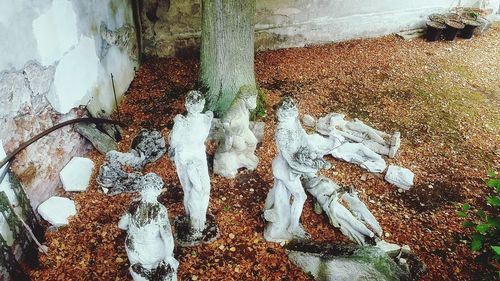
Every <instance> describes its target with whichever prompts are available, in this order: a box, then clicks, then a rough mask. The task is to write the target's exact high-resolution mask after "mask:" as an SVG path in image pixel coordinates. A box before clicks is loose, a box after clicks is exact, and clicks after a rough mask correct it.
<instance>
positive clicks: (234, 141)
mask: <svg viewBox="0 0 500 281" xmlns="http://www.w3.org/2000/svg"><path fill="white" fill-rule="evenodd" d="M256 106H257V93H256V92H255V89H253V88H252V87H249V86H242V87H241V88H240V90H239V92H238V95H237V96H236V98H235V100H234V102H233V105H231V108H230V109H229V111H228V112H227V113H226V114H225V115H224V117H223V118H222V120H221V121H222V126H223V128H224V139H223V140H222V141H221V143H220V144H219V147H218V148H217V152H216V153H215V157H214V173H215V174H218V175H221V176H223V177H226V178H234V177H235V176H236V174H237V173H238V169H239V168H246V169H249V170H254V169H255V168H257V165H258V164H259V158H257V156H256V155H255V149H256V147H257V138H256V137H255V135H254V134H253V132H252V131H251V130H250V112H251V111H252V110H254V109H255V107H256Z"/></svg>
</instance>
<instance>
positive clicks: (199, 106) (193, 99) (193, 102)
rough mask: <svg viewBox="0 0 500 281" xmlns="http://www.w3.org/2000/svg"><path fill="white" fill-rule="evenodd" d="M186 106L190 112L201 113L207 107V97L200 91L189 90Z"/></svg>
mask: <svg viewBox="0 0 500 281" xmlns="http://www.w3.org/2000/svg"><path fill="white" fill-rule="evenodd" d="M185 106H186V109H187V111H188V112H189V113H200V112H202V111H203V108H204V107H205V98H204V97H203V95H202V93H201V92H200V91H195V90H193V91H189V92H188V93H187V97H186V103H185Z"/></svg>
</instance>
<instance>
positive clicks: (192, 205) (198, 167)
mask: <svg viewBox="0 0 500 281" xmlns="http://www.w3.org/2000/svg"><path fill="white" fill-rule="evenodd" d="M185 105H186V109H187V112H188V113H187V115H186V116H182V115H180V114H179V115H177V116H176V117H175V119H174V121H175V123H174V127H173V129H172V132H171V134H170V148H169V155H170V157H171V158H173V159H174V161H175V166H176V171H177V176H178V177H179V181H180V183H181V185H182V189H183V191H184V208H185V211H186V217H181V218H178V219H177V220H176V222H175V223H176V236H177V238H178V239H179V240H180V241H179V242H180V244H181V245H185V246H191V245H196V244H198V243H200V242H201V241H203V242H208V241H206V239H207V237H204V236H206V235H205V234H204V232H206V228H207V226H206V224H207V210H208V202H209V199H210V178H209V175H208V166H207V157H206V153H205V149H206V148H205V140H206V139H207V137H208V134H209V131H210V126H211V123H212V118H213V113H212V112H211V111H207V112H206V113H202V111H203V107H204V106H205V99H204V98H203V96H202V94H201V93H200V92H198V91H190V92H189V93H188V94H187V97H186V103H185ZM211 223H212V224H213V223H214V222H213V221H212V222H211ZM181 232H182V233H181ZM217 234H218V231H217ZM210 238H215V237H210Z"/></svg>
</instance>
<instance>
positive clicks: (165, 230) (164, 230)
mask: <svg viewBox="0 0 500 281" xmlns="http://www.w3.org/2000/svg"><path fill="white" fill-rule="evenodd" d="M162 223H163V225H162V227H161V229H160V236H161V239H162V240H163V244H164V246H165V252H166V254H167V255H172V252H173V251H174V238H173V236H172V228H171V227H170V222H169V220H168V215H167V214H166V213H165V214H164V215H162Z"/></svg>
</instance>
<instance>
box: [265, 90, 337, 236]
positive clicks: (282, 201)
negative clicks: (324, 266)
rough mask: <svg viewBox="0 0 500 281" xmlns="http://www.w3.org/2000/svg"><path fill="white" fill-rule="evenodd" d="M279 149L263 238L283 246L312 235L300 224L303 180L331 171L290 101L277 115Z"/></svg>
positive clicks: (304, 195) (273, 164) (284, 101)
mask: <svg viewBox="0 0 500 281" xmlns="http://www.w3.org/2000/svg"><path fill="white" fill-rule="evenodd" d="M277 116H278V128H277V130H276V145H277V147H278V152H279V153H278V155H277V156H276V158H274V160H273V163H272V171H273V175H274V186H273V188H272V189H271V190H270V191H269V194H268V195H267V198H266V202H265V207H264V219H265V220H266V221H267V225H266V227H265V230H264V238H265V239H266V240H267V241H272V242H282V241H287V240H291V239H294V238H299V239H304V238H308V237H309V235H308V234H307V233H306V231H305V230H304V229H303V228H302V225H301V224H300V216H301V214H302V208H303V206H304V202H305V200H306V193H305V191H304V188H303V187H302V183H301V181H300V178H301V176H302V175H312V174H315V173H316V172H317V171H318V169H321V168H329V167H330V165H329V163H328V162H326V161H325V160H323V158H322V156H323V154H324V153H325V151H326V150H325V149H324V148H321V149H318V147H316V146H314V142H312V141H310V140H311V136H309V135H308V134H307V133H306V132H305V131H304V129H303V128H302V126H301V124H300V121H299V119H298V109H297V107H296V105H295V103H294V102H293V101H292V100H291V99H290V98H284V99H283V101H282V102H281V104H280V106H279V108H278V112H277Z"/></svg>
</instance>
